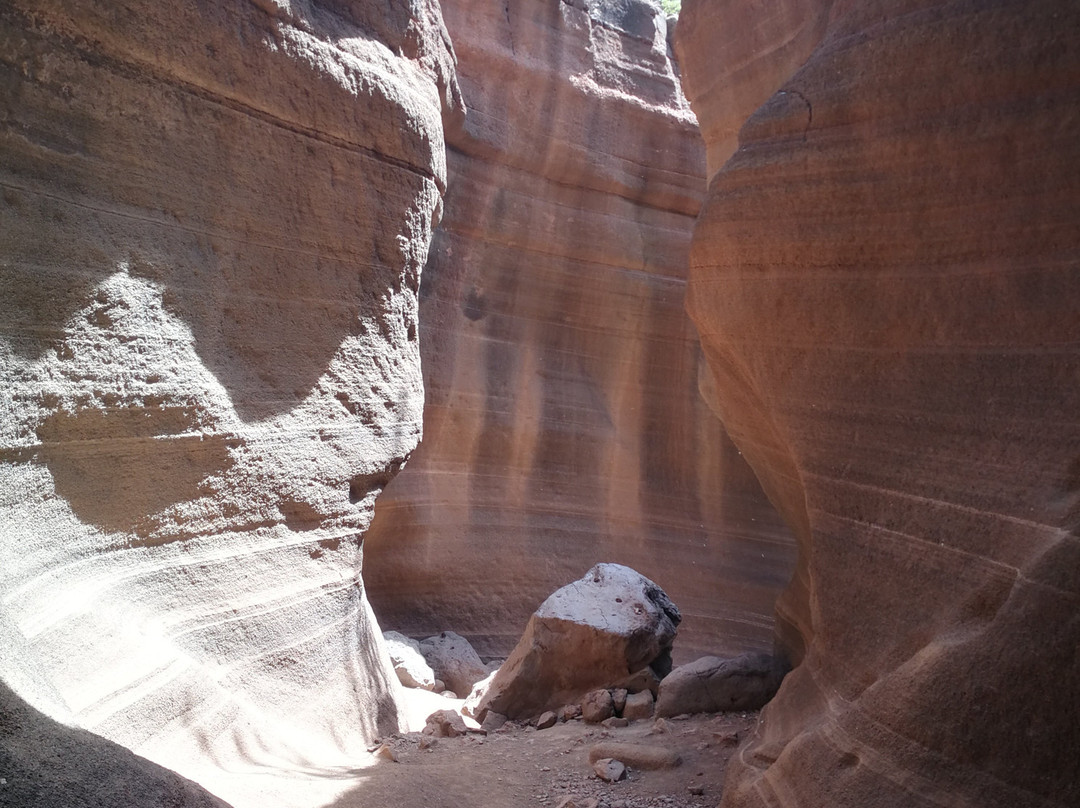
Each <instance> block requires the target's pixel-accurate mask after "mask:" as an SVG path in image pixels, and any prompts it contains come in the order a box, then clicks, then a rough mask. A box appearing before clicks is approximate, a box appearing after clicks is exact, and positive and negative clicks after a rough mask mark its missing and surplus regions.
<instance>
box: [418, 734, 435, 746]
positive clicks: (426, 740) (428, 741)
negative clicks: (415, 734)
mask: <svg viewBox="0 0 1080 808" xmlns="http://www.w3.org/2000/svg"><path fill="white" fill-rule="evenodd" d="M437 743H438V741H437V740H436V739H435V738H432V737H431V736H430V735H424V736H422V737H421V738H420V745H419V748H420V749H434V748H435V745H436V744H437Z"/></svg>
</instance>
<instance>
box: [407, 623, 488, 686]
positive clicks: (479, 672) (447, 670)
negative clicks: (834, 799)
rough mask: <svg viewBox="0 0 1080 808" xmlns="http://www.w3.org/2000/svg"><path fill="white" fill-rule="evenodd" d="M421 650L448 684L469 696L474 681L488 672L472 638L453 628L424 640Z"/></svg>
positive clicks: (437, 674) (437, 673)
mask: <svg viewBox="0 0 1080 808" xmlns="http://www.w3.org/2000/svg"><path fill="white" fill-rule="evenodd" d="M420 652H421V653H422V654H423V655H424V659H425V660H427V663H428V664H429V665H430V666H431V669H432V670H433V671H434V672H435V675H436V676H437V677H438V678H440V679H442V680H443V681H444V682H445V683H446V687H447V688H448V689H449V690H452V691H453V692H454V693H460V694H462V697H464V696H468V695H469V693H471V692H472V689H473V685H475V684H476V683H477V682H479V681H480V680H481V679H483V678H484V677H485V676H487V675H488V672H487V669H486V668H485V667H484V663H483V662H481V661H480V657H479V656H478V655H477V653H476V650H475V649H474V648H473V647H472V645H471V644H470V643H469V641H468V640H466V639H465V638H464V637H462V636H461V635H460V634H456V633H454V632H453V631H443V632H440V633H439V634H437V635H436V636H434V637H428V638H427V639H426V640H421V642H420ZM453 698H457V696H456V695H455V696H453Z"/></svg>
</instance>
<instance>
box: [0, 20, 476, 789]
mask: <svg viewBox="0 0 1080 808" xmlns="http://www.w3.org/2000/svg"><path fill="white" fill-rule="evenodd" d="M0 43H2V44H0V195H2V201H0V617H2V619H0V641H2V642H0V644H2V645H3V648H4V652H3V654H2V655H0V678H2V679H3V680H4V681H6V682H9V683H10V684H11V685H12V687H13V688H15V689H16V691H17V692H18V693H19V695H20V696H22V697H23V698H25V699H26V700H27V701H28V702H30V703H31V704H32V705H34V706H36V707H39V708H41V709H43V710H44V711H45V712H47V713H48V714H49V715H51V716H53V717H56V718H61V719H63V720H65V721H70V722H73V723H75V724H77V725H81V726H83V727H86V728H88V729H92V730H93V731H94V732H96V733H100V734H101V735H104V736H106V737H107V738H110V739H112V740H114V741H118V742H120V743H122V744H124V745H125V746H128V747H130V748H132V749H134V750H136V751H137V752H139V753H140V754H142V755H145V756H146V757H148V758H151V759H152V760H155V761H157V762H159V763H162V764H164V765H166V766H169V767H170V768H174V769H176V770H178V771H180V772H182V773H183V774H185V775H186V776H188V777H191V778H193V779H195V780H197V781H200V782H202V783H204V784H206V785H208V787H210V788H211V789H212V790H213V791H215V793H219V794H221V795H222V796H225V797H228V798H229V799H230V800H231V801H234V802H237V803H238V804H243V803H247V804H258V805H274V804H278V803H279V802H284V803H288V804H296V803H295V802H294V800H293V797H295V795H293V797H289V796H288V795H285V794H284V793H276V792H275V793H266V794H262V795H259V796H257V797H253V796H252V795H251V794H250V793H248V792H247V791H245V790H244V789H246V788H247V786H244V785H238V784H237V782H234V775H233V774H229V775H227V774H226V773H225V771H224V770H225V769H229V770H230V771H231V772H234V773H236V774H235V777H236V778H241V779H242V778H243V772H246V771H252V770H255V769H257V768H258V767H259V766H261V765H270V766H279V765H280V766H282V767H285V768H288V769H290V770H291V771H293V772H294V773H295V772H296V771H307V770H311V769H319V767H322V766H338V765H348V766H355V765H356V761H357V757H358V754H359V755H362V754H363V749H364V747H365V746H366V743H367V741H368V739H370V738H372V737H373V736H375V735H378V734H380V733H384V732H386V731H388V730H394V729H396V728H397V726H398V719H397V708H396V705H395V699H394V693H395V689H396V688H397V687H398V685H397V682H396V679H395V677H394V674H393V672H392V670H390V669H389V666H388V663H387V662H386V655H385V651H384V650H383V649H382V648H381V639H380V637H379V635H378V631H377V628H376V627H375V625H374V618H373V617H372V615H371V613H370V609H369V607H368V606H367V602H366V599H365V597H364V591H363V588H362V583H361V579H360V564H361V549H360V543H361V541H362V536H363V533H364V530H365V529H366V527H367V525H368V523H369V521H370V519H371V515H372V505H373V502H374V499H375V496H376V495H377V494H378V493H379V491H380V490H381V488H382V486H383V485H385V483H386V482H387V481H388V480H389V479H390V478H391V477H392V476H393V474H394V473H395V472H396V471H397V469H398V468H399V467H400V465H401V464H402V463H403V462H404V459H405V458H406V457H407V456H408V454H409V452H410V451H411V450H412V449H413V447H414V446H415V444H416V442H417V439H418V436H419V434H420V429H421V423H420V418H421V407H422V399H423V395H422V386H421V377H420V370H419V351H418V347H417V334H416V331H417V323H416V312H417V286H418V283H419V273H420V271H421V267H422V266H423V264H424V262H425V260H426V253H427V247H428V243H429V237H430V228H431V225H432V219H433V217H434V216H435V215H436V213H437V208H438V206H439V205H440V203H441V199H440V197H441V190H442V188H443V187H444V185H445V166H444V149H443V142H442V124H441V118H442V114H443V111H444V107H445V106H447V105H452V104H453V103H455V101H454V96H455V93H456V89H455V88H456V85H455V84H454V74H453V65H452V53H451V52H450V51H449V49H448V46H447V44H446V42H445V31H444V30H442V27H441V23H440V22H439V14H438V8H437V6H436V5H435V4H434V3H433V2H428V3H425V2H417V3H412V4H405V3H391V4H390V5H386V4H374V3H371V4H366V3H351V2H350V3H346V2H340V1H339V0H324V1H320V0H312V1H311V2H305V1H304V0H300V1H299V2H292V3H284V2H274V0H258V2H241V0H230V1H229V2H202V1H201V0H187V1H186V2H179V3H167V4H162V3H157V2H126V3H98V2H90V1H89V0H85V1H81V0H74V1H72V0H63V1H61V0H29V1H28V2H27V1H24V0H14V2H7V3H4V4H3V6H2V7H0ZM263 779H264V780H265V779H266V778H263ZM255 780H258V778H257V777H256V778H255ZM268 782H269V781H268ZM290 782H291V787H293V788H297V789H299V790H300V791H301V792H303V793H304V794H305V797H304V799H306V800H308V801H314V800H317V799H318V798H319V795H329V794H331V793H332V789H334V788H341V787H343V786H342V784H341V781H340V780H334V779H333V778H330V779H328V778H323V779H322V780H317V779H316V780H312V781H310V782H307V783H301V782H300V781H299V780H298V779H296V778H294V779H293V781H290ZM286 785H288V784H286ZM268 788H270V790H271V792H272V791H273V789H274V788H276V786H273V787H270V786H268ZM234 796H235V799H234ZM328 799H329V797H328ZM326 801H328V800H326Z"/></svg>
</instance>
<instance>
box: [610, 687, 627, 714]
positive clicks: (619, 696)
mask: <svg viewBox="0 0 1080 808" xmlns="http://www.w3.org/2000/svg"><path fill="white" fill-rule="evenodd" d="M626 695H627V690H626V688H625V687H613V688H611V706H612V707H613V708H614V709H615V715H622V711H623V708H624V707H625V706H626Z"/></svg>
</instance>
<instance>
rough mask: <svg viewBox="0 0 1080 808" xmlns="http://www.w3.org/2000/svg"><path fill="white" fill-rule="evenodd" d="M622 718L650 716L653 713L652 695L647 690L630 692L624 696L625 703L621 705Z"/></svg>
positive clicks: (632, 718) (635, 718)
mask: <svg viewBox="0 0 1080 808" xmlns="http://www.w3.org/2000/svg"><path fill="white" fill-rule="evenodd" d="M622 714H623V718H628V719H630V720H631V721H636V720H638V719H639V718H651V717H652V714H653V696H652V693H650V692H649V691H648V690H643V691H641V692H640V693H631V694H630V695H628V696H627V697H626V705H625V706H624V707H623V711H622Z"/></svg>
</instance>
